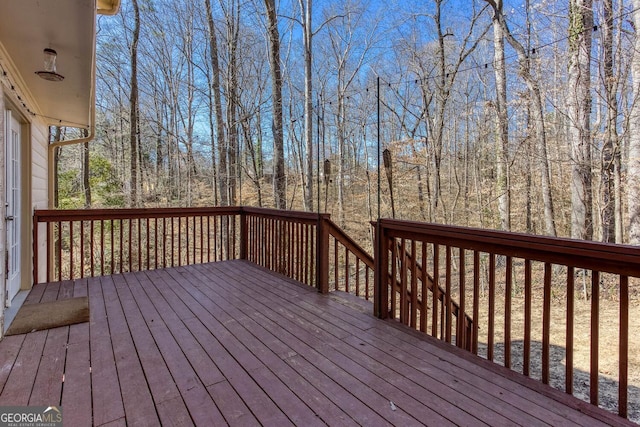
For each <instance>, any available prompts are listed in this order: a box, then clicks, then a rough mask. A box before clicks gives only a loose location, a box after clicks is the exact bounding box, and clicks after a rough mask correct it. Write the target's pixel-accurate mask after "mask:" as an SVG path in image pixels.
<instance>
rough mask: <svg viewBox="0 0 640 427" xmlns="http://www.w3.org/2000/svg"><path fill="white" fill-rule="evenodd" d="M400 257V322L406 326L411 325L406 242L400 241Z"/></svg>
mask: <svg viewBox="0 0 640 427" xmlns="http://www.w3.org/2000/svg"><path fill="white" fill-rule="evenodd" d="M398 256H399V257H401V258H400V322H402V323H403V324H405V325H409V324H410V320H409V285H408V281H407V273H408V271H407V270H408V268H409V267H408V265H407V261H408V259H407V250H406V241H405V239H404V238H402V239H400V247H399V248H398Z"/></svg>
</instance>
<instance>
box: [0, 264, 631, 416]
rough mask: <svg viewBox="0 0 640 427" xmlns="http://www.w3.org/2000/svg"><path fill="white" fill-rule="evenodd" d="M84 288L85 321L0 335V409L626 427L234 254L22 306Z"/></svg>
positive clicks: (50, 291) (51, 288) (76, 284)
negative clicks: (231, 258) (232, 257)
mask: <svg viewBox="0 0 640 427" xmlns="http://www.w3.org/2000/svg"><path fill="white" fill-rule="evenodd" d="M83 295H88V296H89V305H90V322H87V323H84V324H78V325H72V326H67V327H63V328H56V329H51V330H49V331H39V332H32V333H29V334H25V335H17V336H12V337H6V338H5V339H3V340H2V341H0V405H27V404H32V405H59V404H61V405H62V406H63V414H64V421H65V424H69V425H96V426H119V425H129V426H132V425H176V426H192V425H202V426H211V425H225V424H226V425H232V426H253V425H256V426H257V425H267V426H270V425H278V426H284V425H301V426H316V425H317V426H320V425H345V426H349V425H367V426H369V425H371V426H379V425H403V426H405V425H436V426H441V425H474V426H475V425H492V426H494V425H495V426H498V425H505V426H506V425H527V426H536V425H540V426H542V425H566V426H574V425H589V426H591V425H593V426H598V425H607V424H619V425H625V424H626V423H627V422H626V420H623V419H621V418H618V417H616V416H614V415H612V414H609V413H607V412H605V411H603V410H600V409H598V408H594V407H591V406H589V405H588V404H586V403H584V402H581V401H578V400H577V399H574V398H573V397H571V396H567V395H565V394H563V393H560V392H558V391H557V390H551V389H550V388H549V387H546V386H541V385H540V384H538V383H536V382H535V381H533V380H530V379H527V378H524V377H522V378H521V377H518V376H517V374H515V373H512V372H509V371H507V370H506V369H504V368H501V367H499V366H496V365H493V364H490V363H488V362H487V361H485V360H482V359H480V358H478V357H476V356H473V355H471V354H468V353H465V352H463V351H462V350H460V349H457V348H454V347H452V346H449V345H448V344H445V343H442V342H438V341H436V340H433V339H431V338H430V337H426V336H424V335H421V334H419V333H417V332H416V331H412V330H409V329H407V328H406V327H403V326H402V325H399V324H397V323H396V322H394V321H382V320H379V319H376V318H374V317H373V316H372V315H371V304H370V303H368V302H363V301H362V300H360V299H357V298H356V297H355V296H352V295H347V294H344V293H343V292H333V293H331V294H330V295H321V294H319V293H317V292H316V291H315V290H314V289H312V288H309V287H307V286H304V285H302V284H300V283H298V282H295V281H293V280H291V279H288V278H286V277H283V276H281V275H279V274H276V273H272V272H269V271H267V270H266V269H264V268H262V267H258V266H256V265H255V264H252V263H249V262H246V261H227V262H217V263H209V264H201V265H194V266H188V267H175V268H167V269H161V270H153V271H143V272H139V273H125V274H117V275H113V276H104V277H96V278H85V279H78V280H74V281H67V282H63V283H50V284H41V285H36V286H35V287H34V288H33V290H32V292H31V294H30V295H29V296H28V297H27V300H26V303H28V304H33V303H37V302H44V301H53V300H56V299H65V298H71V297H77V296H83ZM63 378H64V382H63V381H62V380H63ZM545 387H546V388H545Z"/></svg>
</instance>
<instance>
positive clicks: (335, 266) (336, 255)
mask: <svg viewBox="0 0 640 427" xmlns="http://www.w3.org/2000/svg"><path fill="white" fill-rule="evenodd" d="M333 257H334V263H333V275H334V277H335V278H334V280H335V290H336V291H337V290H338V289H339V286H338V283H339V279H340V278H339V276H338V270H339V268H338V266H339V265H340V264H339V263H338V262H339V252H338V239H335V238H334V239H333Z"/></svg>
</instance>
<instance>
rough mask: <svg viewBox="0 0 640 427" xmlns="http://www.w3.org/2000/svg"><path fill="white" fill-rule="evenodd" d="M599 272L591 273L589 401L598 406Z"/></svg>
mask: <svg viewBox="0 0 640 427" xmlns="http://www.w3.org/2000/svg"><path fill="white" fill-rule="evenodd" d="M599 320H600V272H599V271H592V272H591V368H590V369H591V372H590V378H589V400H590V401H591V404H592V405H596V406H597V405H598V374H599V372H598V354H599V352H598V345H599V344H600V324H599Z"/></svg>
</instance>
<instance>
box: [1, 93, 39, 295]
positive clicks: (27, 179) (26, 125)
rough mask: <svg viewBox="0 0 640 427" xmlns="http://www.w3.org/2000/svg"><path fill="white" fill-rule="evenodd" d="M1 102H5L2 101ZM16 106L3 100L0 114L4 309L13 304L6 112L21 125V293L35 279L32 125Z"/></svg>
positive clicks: (6, 99) (19, 236) (8, 124)
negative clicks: (0, 119) (8, 270)
mask: <svg viewBox="0 0 640 427" xmlns="http://www.w3.org/2000/svg"><path fill="white" fill-rule="evenodd" d="M0 101H2V100H0ZM1 105H2V103H1V102H0V106H1ZM15 105H16V104H15V103H13V102H12V101H11V99H10V98H8V97H4V107H3V108H2V111H0V114H2V115H3V122H4V128H3V129H0V131H1V132H2V133H3V138H2V141H3V143H4V144H3V146H2V147H0V152H1V154H0V156H1V159H0V161H1V163H2V165H1V167H2V169H3V171H2V173H1V174H0V175H1V176H2V177H1V179H2V183H1V185H0V193H1V194H0V202H1V203H0V222H1V224H2V227H1V229H0V239H2V247H3V250H2V251H1V252H2V253H1V254H0V260H1V262H0V268H2V271H1V272H0V278H1V281H2V283H1V286H2V290H3V294H4V295H3V296H4V301H2V302H1V303H2V306H3V307H5V306H6V307H9V306H10V303H11V301H8V295H9V289H8V286H7V285H8V283H7V280H8V277H7V275H6V262H7V259H6V253H7V250H8V248H7V240H8V236H7V224H6V220H5V217H6V213H7V212H6V208H5V206H6V186H7V181H6V180H7V173H6V172H7V169H6V161H7V159H6V148H7V147H6V144H8V143H9V141H8V140H7V136H8V134H9V128H10V126H11V123H7V122H6V121H7V120H6V119H7V111H11V116H12V117H13V118H14V119H15V120H16V121H17V122H18V124H19V126H20V145H19V146H20V163H19V167H20V171H19V174H20V175H19V176H20V186H19V189H20V195H19V198H18V203H19V206H20V219H19V221H20V226H19V229H18V239H19V249H18V250H19V251H20V264H19V271H20V287H19V289H18V292H20V291H22V290H28V289H30V288H31V285H32V280H31V271H32V270H33V269H32V268H31V259H32V256H31V255H32V248H31V246H32V244H31V239H32V236H31V235H32V233H31V223H32V215H31V213H32V209H31V202H30V201H31V123H30V122H29V120H28V119H27V116H25V114H24V113H23V112H22V111H21V109H19V108H17V107H15Z"/></svg>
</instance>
